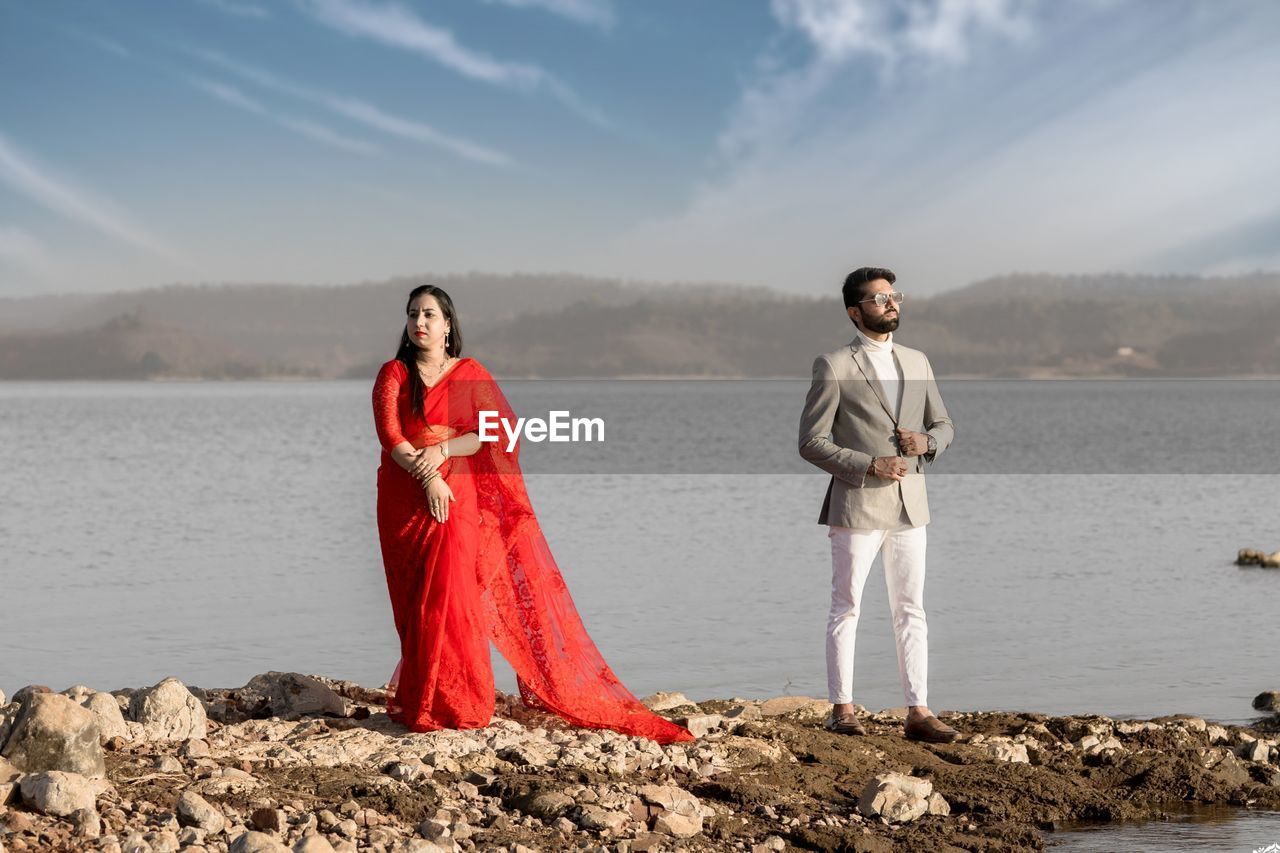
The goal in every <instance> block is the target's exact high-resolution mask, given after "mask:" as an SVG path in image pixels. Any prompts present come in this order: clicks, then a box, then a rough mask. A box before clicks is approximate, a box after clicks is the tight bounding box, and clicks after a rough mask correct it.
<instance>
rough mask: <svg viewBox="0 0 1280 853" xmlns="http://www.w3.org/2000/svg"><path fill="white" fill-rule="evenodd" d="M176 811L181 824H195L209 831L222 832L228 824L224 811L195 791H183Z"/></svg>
mask: <svg viewBox="0 0 1280 853" xmlns="http://www.w3.org/2000/svg"><path fill="white" fill-rule="evenodd" d="M175 811H176V812H177V814H178V823H179V824H180V825H181V826H194V827H196V828H198V829H202V830H204V831H205V832H208V833H218V832H221V831H222V829H223V827H225V826H226V819H225V818H224V817H223V816H222V812H220V811H218V810H217V809H216V808H214V807H213V805H212V804H210V803H209V801H208V800H206V799H205V798H204V797H202V796H200V795H199V794H197V793H196V792H195V791H183V792H182V796H180V797H178V805H177V808H176V809H175Z"/></svg>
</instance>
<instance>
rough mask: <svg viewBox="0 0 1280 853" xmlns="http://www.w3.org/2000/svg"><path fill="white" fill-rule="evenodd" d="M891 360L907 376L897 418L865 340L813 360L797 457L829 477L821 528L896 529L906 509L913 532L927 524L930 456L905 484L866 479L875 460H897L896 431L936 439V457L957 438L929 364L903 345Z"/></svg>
mask: <svg viewBox="0 0 1280 853" xmlns="http://www.w3.org/2000/svg"><path fill="white" fill-rule="evenodd" d="M893 356H894V359H895V360H896V361H897V362H898V365H899V367H900V368H901V369H902V379H903V382H902V405H901V410H900V412H899V413H898V416H897V417H895V416H894V413H893V409H892V407H891V406H890V404H889V401H888V400H887V399H885V395H884V389H883V387H882V386H881V385H880V382H879V381H878V380H877V379H876V378H875V373H874V372H873V370H872V367H871V363H870V361H869V360H868V358H867V354H866V352H865V350H864V348H863V346H862V340H861V338H857V337H855V338H854V340H853V342H852V343H850V344H849V345H848V346H846V347H841V348H840V349H838V350H836V351H834V352H829V353H827V354H826V355H820V356H818V357H817V358H816V359H814V362H813V383H812V384H811V385H810V386H809V395H808V396H807V397H806V398H805V401H804V412H803V413H802V414H801V415H800V455H801V456H802V457H803V458H804V459H806V460H808V461H809V462H812V463H813V464H814V465H817V466H818V467H819V468H821V469H822V470H823V471H826V472H827V473H828V474H830V475H831V483H830V485H828V486H827V497H826V500H824V501H823V504H822V513H821V515H819V517H818V523H819V524H828V525H834V526H838V527H856V528H864V529H873V530H880V529H891V528H894V527H897V526H898V525H899V524H900V523H901V521H902V516H903V511H904V510H905V512H906V517H907V519H908V520H909V522H910V524H911V526H912V527H919V526H920V525H923V524H928V523H929V498H928V495H927V494H926V493H925V488H924V466H925V459H926V457H924V456H918V457H916V462H915V465H908V468H907V476H905V477H903V478H902V480H901V481H896V480H886V479H883V478H880V477H873V476H867V469H868V468H869V467H870V466H871V460H872V458H873V457H876V456H897V455H899V454H898V445H897V442H896V441H895V439H894V432H893V431H894V429H895V428H896V427H899V426H901V427H904V428H905V429H910V430H914V431H916V432H924V433H928V434H929V435H932V436H933V437H934V440H935V441H936V442H937V445H938V449H937V452H936V453H935V454H934V458H936V457H937V455H939V454H941V453H942V452H943V451H944V450H946V449H947V446H948V445H949V444H951V440H952V439H953V438H954V437H955V427H954V426H953V425H952V423H951V418H949V417H947V407H946V406H945V405H943V403H942V395H941V394H939V393H938V384H937V382H935V381H934V378H933V368H932V367H930V365H929V359H928V358H926V357H925V354H924V353H922V352H920V350H915V349H910V348H908V347H904V346H902V345H901V344H898V343H895V344H894V345H893ZM909 461H910V460H908V462H909Z"/></svg>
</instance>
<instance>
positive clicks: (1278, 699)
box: [1253, 690, 1280, 714]
mask: <svg viewBox="0 0 1280 853" xmlns="http://www.w3.org/2000/svg"><path fill="white" fill-rule="evenodd" d="M1253 710H1255V711H1270V712H1271V713H1273V714H1280V690H1268V691H1266V692H1265V693H1259V694H1258V695H1257V696H1255V697H1254V699H1253Z"/></svg>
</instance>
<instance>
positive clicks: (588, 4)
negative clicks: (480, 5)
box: [484, 0, 618, 30]
mask: <svg viewBox="0 0 1280 853" xmlns="http://www.w3.org/2000/svg"><path fill="white" fill-rule="evenodd" d="M484 2H486V3H501V4H502V5H503V6H514V7H516V8H534V9H542V10H544V11H547V12H550V13H551V14H553V15H559V16H560V17H562V18H568V19H569V20H571V21H575V22H576V23H579V24H587V25H589V26H593V27H599V28H601V29H604V30H607V29H611V28H612V27H613V25H614V24H615V23H617V20H618V16H617V12H616V11H615V10H614V7H613V3H612V2H611V0H484Z"/></svg>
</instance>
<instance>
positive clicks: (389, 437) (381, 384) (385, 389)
mask: <svg viewBox="0 0 1280 853" xmlns="http://www.w3.org/2000/svg"><path fill="white" fill-rule="evenodd" d="M407 378H408V373H407V371H405V369H404V365H403V364H401V363H400V362H399V361H397V360H392V361H388V362H387V363H386V364H384V365H382V369H381V370H379V371H378V378H377V380H375V381H374V383H373V425H374V428H375V429H377V430H378V441H379V442H380V443H381V444H382V447H383V449H384V450H386V451H387V452H388V453H390V452H391V450H392V448H394V447H395V446H396V445H397V444H400V443H401V442H403V441H404V440H405V438H404V433H403V432H401V430H400V405H399V402H398V400H399V397H400V386H401V385H402V384H404V380H405V379H407Z"/></svg>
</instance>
